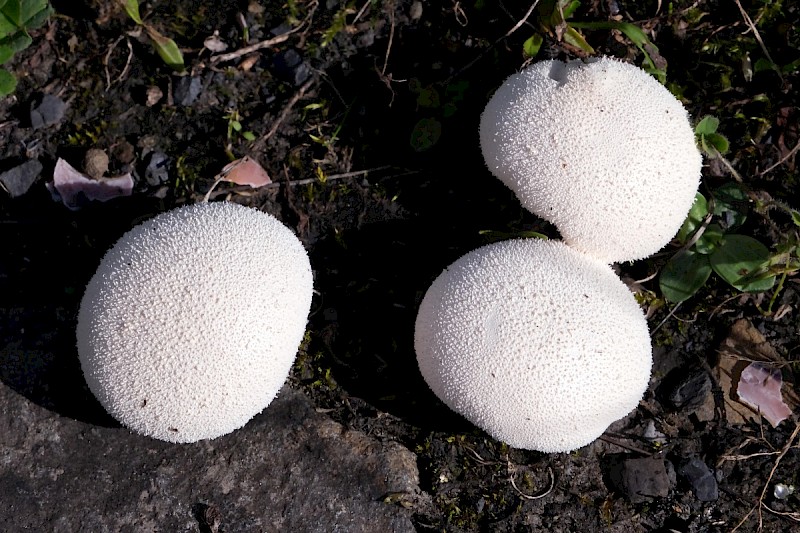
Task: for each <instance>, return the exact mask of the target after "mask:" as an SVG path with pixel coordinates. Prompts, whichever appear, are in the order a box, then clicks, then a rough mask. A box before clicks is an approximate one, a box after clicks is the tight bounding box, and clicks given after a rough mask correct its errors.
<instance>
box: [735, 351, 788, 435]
mask: <svg viewBox="0 0 800 533" xmlns="http://www.w3.org/2000/svg"><path fill="white" fill-rule="evenodd" d="M782 385H783V379H782V378H781V371H780V370H778V369H777V368H771V367H769V366H767V365H764V364H761V363H750V364H749V365H747V366H746V367H745V368H744V370H742V374H741V376H739V384H738V385H737V387H736V393H737V394H738V395H739V401H741V402H742V403H743V404H745V405H747V406H749V407H751V408H753V409H755V410H756V411H758V412H760V413H761V416H763V417H764V418H766V419H767V421H769V423H770V424H772V427H777V426H778V424H780V423H781V421H783V420H785V419H787V418H788V417H789V416H791V414H792V410H791V409H789V406H788V405H786V404H785V403H783V396H782V395H781V386H782Z"/></svg>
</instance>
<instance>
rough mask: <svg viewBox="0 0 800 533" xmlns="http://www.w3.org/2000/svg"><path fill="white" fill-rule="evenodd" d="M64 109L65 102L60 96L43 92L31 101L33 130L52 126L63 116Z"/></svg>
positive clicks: (65, 107)
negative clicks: (42, 94) (39, 96)
mask: <svg viewBox="0 0 800 533" xmlns="http://www.w3.org/2000/svg"><path fill="white" fill-rule="evenodd" d="M66 109H67V104H65V103H64V101H63V100H62V99H61V98H59V97H58V96H54V95H52V94H45V95H44V96H42V97H41V98H38V99H35V100H33V101H32V102H31V112H30V118H31V126H33V129H35V130H38V129H39V128H44V127H46V126H52V125H53V124H56V123H58V122H60V121H61V119H62V118H64V112H65V111H66Z"/></svg>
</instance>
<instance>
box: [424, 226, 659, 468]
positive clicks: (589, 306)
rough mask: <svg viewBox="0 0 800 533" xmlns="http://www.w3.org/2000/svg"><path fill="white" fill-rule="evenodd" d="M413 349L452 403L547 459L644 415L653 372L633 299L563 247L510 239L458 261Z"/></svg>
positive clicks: (431, 294)
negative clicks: (636, 413) (641, 407)
mask: <svg viewBox="0 0 800 533" xmlns="http://www.w3.org/2000/svg"><path fill="white" fill-rule="evenodd" d="M414 346H415V350H416V353H417V361H418V363H419V368H420V372H421V373H422V376H423V377H424V379H425V381H426V382H427V383H428V385H429V386H430V388H431V390H433V392H434V393H435V394H436V396H438V397H439V399H441V400H442V401H443V402H444V403H445V404H447V406H448V407H450V408H451V409H453V410H454V411H456V412H457V413H460V414H461V415H463V416H464V417H465V418H466V419H467V420H469V421H471V422H472V423H474V424H475V425H476V426H478V427H480V428H482V429H484V430H485V431H486V432H487V433H489V434H490V435H491V436H493V437H494V438H496V439H499V440H502V441H504V442H506V443H508V444H509V445H511V446H514V447H518V448H526V449H533V450H538V451H542V452H566V451H570V450H574V449H576V448H580V447H582V446H584V445H586V444H588V443H590V442H591V441H593V440H594V439H596V438H597V437H599V436H600V435H601V434H602V433H603V431H605V429H606V428H607V427H608V425H609V424H611V423H612V422H614V421H615V420H618V419H620V418H622V417H624V416H625V415H627V414H628V413H629V412H630V411H632V410H633V409H634V408H636V406H637V405H638V403H639V400H641V398H642V395H643V394H644V391H645V390H646V389H647V386H648V383H649V379H650V369H651V366H652V356H651V346H650V335H649V332H648V327H647V321H646V320H645V317H644V314H643V313H642V311H641V309H640V308H639V305H638V304H637V302H636V300H635V298H634V296H633V294H632V293H631V292H630V291H629V290H628V288H627V287H626V286H625V284H624V283H622V281H621V280H620V279H619V278H618V277H617V276H616V274H615V273H614V271H613V270H612V269H611V267H610V266H609V265H607V264H605V263H603V262H602V261H600V260H597V259H595V258H593V257H590V256H588V255H586V254H583V253H580V252H578V251H576V250H574V249H572V248H570V247H569V246H566V245H565V244H564V243H563V242H561V241H544V240H537V239H525V240H510V241H503V242H498V243H494V244H490V245H488V246H484V247H482V248H478V249H477V250H474V251H472V252H470V253H468V254H466V255H465V256H463V257H461V258H460V259H458V260H456V261H455V262H454V263H453V264H452V265H450V266H449V267H448V268H447V269H445V271H444V272H443V273H442V274H441V275H440V276H439V277H438V278H437V279H436V280H435V281H434V282H433V284H432V285H431V287H430V288H429V289H428V291H427V293H426V294H425V296H424V298H423V300H422V303H421V304H420V308H419V312H418V315H417V319H416V325H415V336H414Z"/></svg>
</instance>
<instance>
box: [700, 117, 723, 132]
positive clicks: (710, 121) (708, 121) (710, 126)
mask: <svg viewBox="0 0 800 533" xmlns="http://www.w3.org/2000/svg"><path fill="white" fill-rule="evenodd" d="M718 127H719V119H718V118H717V117H712V116H711V115H706V116H704V117H703V119H702V120H701V121H700V122H698V123H697V126H695V127H694V132H695V133H696V134H697V135H710V134H712V133H716V132H717V128H718Z"/></svg>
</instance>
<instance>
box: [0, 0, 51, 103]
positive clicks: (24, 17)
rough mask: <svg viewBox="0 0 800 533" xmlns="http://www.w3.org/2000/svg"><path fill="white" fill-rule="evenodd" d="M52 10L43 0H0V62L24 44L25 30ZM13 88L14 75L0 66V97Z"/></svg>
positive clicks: (27, 43)
mask: <svg viewBox="0 0 800 533" xmlns="http://www.w3.org/2000/svg"><path fill="white" fill-rule="evenodd" d="M52 13H53V8H52V7H51V6H50V4H49V3H48V1H47V0H0V65H4V64H6V63H7V62H8V61H10V60H11V58H12V57H14V54H16V53H17V52H20V51H22V50H24V49H26V48H28V47H29V46H30V45H31V43H32V42H33V39H32V38H31V36H30V34H29V33H28V32H29V30H33V29H36V28H38V27H40V26H41V25H42V24H44V23H45V21H46V20H47V17H49V16H50V15H51V14H52ZM16 88H17V79H16V78H15V77H14V75H13V74H11V73H10V72H9V71H8V70H6V69H4V68H0V98H2V97H4V96H8V95H9V94H11V93H13V92H14V90H15V89H16Z"/></svg>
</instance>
